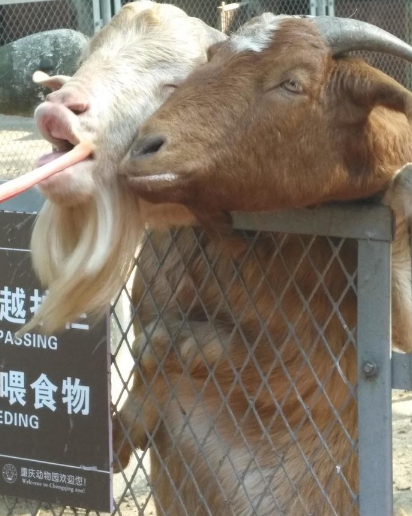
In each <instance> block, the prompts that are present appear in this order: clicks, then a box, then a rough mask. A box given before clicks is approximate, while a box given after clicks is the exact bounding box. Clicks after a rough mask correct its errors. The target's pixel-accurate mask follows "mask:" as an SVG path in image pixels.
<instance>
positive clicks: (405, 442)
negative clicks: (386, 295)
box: [0, 115, 412, 516]
mask: <svg viewBox="0 0 412 516" xmlns="http://www.w3.org/2000/svg"><path fill="white" fill-rule="evenodd" d="M49 149H50V146H49V145H48V144H47V143H45V142H44V141H43V140H42V139H41V137H40V135H39V134H38V132H36V130H35V128H34V124H33V121H32V120H31V119H26V118H18V117H5V116H2V115H0V179H10V178H12V177H16V176H17V175H19V174H21V173H22V172H24V171H27V170H30V168H31V167H32V166H33V164H34V163H35V161H36V159H37V158H38V157H39V156H40V155H42V154H44V153H45V152H47V151H48V150H49ZM126 360H127V357H126ZM114 383H115V384H116V381H115V382H114ZM393 458H394V483H393V488H394V499H395V506H396V507H403V509H404V511H405V512H403V513H399V516H401V515H402V516H412V393H410V392H402V391H394V393H393ZM136 465H137V463H136V461H135V462H133V463H132V464H130V465H129V467H128V468H127V469H126V470H125V474H124V475H121V474H119V475H116V476H115V477H114V497H115V500H116V504H118V505H117V509H116V512H115V514H119V515H122V516H132V515H133V516H134V515H136V514H138V515H139V516H155V509H154V503H153V497H151V496H150V491H149V488H148V485H147V477H145V475H144V472H143V468H140V469H139V470H138V471H137V474H136ZM143 465H144V468H145V470H146V471H147V472H148V471H149V469H150V464H149V462H148V459H147V458H145V460H144V461H143ZM128 484H129V485H130V486H131V489H130V487H129V486H128ZM12 506H13V507H14V508H13V513H12V514H13V515H16V516H23V515H27V516H28V515H32V514H36V516H46V515H47V516H50V515H51V514H53V513H54V514H56V515H67V516H68V515H74V514H76V515H78V516H81V515H84V514H85V513H86V511H82V510H76V511H74V510H73V509H69V508H66V509H65V510H63V509H60V508H57V507H54V508H53V511H51V509H50V507H47V506H40V507H39V504H38V503H37V502H25V501H21V502H19V503H17V504H16V505H14V501H13V500H12V499H9V498H8V499H7V505H6V502H5V500H4V499H3V498H2V497H0V516H5V515H7V514H10V508H11V507H12ZM137 506H139V507H140V509H141V510H140V511H139V510H138V509H137ZM36 511H38V512H36ZM61 511H63V512H61ZM88 514H94V513H93V512H91V513H88ZM318 516H321V515H318ZM388 516H389V515H388Z"/></svg>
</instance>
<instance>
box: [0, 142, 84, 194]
mask: <svg viewBox="0 0 412 516" xmlns="http://www.w3.org/2000/svg"><path fill="white" fill-rule="evenodd" d="M92 152H93V145H92V144H91V143H90V142H86V141H85V142H81V143H79V144H78V145H76V147H74V148H73V149H72V150H71V151H69V152H66V154H63V156H60V157H59V158H57V159H55V160H53V161H50V163H46V164H45V165H43V166H42V167H39V168H35V169H34V170H32V171H31V172H27V174H23V175H22V176H20V177H16V178H15V179H11V180H10V181H7V182H6V183H3V184H2V185H0V203H2V202H4V201H7V200H8V199H12V198H13V197H15V196H16V195H19V194H21V193H22V192H25V191H26V190H28V189H29V188H31V187H32V186H34V185H36V184H37V183H40V181H43V179H46V178H47V177H50V176H52V175H53V174H57V172H61V171H62V170H64V169H65V168H68V167H71V166H72V165H75V164H76V163H78V162H79V161H83V160H84V159H86V158H87V157H88V156H90V154H91V153H92Z"/></svg>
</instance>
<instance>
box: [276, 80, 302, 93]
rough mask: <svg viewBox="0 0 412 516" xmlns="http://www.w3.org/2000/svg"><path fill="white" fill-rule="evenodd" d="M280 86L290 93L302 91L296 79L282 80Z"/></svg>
mask: <svg viewBox="0 0 412 516" xmlns="http://www.w3.org/2000/svg"><path fill="white" fill-rule="evenodd" d="M281 86H282V88H284V89H285V90H287V91H290V92H291V93H303V88H302V85H301V84H300V83H298V81H294V80H293V79H290V80H289V81H285V82H283V83H282V84H281Z"/></svg>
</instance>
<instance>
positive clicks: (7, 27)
mask: <svg viewBox="0 0 412 516" xmlns="http://www.w3.org/2000/svg"><path fill="white" fill-rule="evenodd" d="M52 29H76V30H79V31H80V32H83V33H84V34H86V35H88V36H92V35H93V34H94V20H93V1H92V0H55V1H44V2H27V3H17V4H13V3H12V2H10V4H9V5H2V6H0V46H1V45H6V44H7V43H10V42H12V41H15V40H17V39H19V38H22V37H25V36H29V35H30V34H35V33H36V32H43V31H46V30H52Z"/></svg>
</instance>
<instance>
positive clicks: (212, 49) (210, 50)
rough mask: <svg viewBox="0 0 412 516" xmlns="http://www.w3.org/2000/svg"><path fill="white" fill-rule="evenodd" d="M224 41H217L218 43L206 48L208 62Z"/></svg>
mask: <svg viewBox="0 0 412 516" xmlns="http://www.w3.org/2000/svg"><path fill="white" fill-rule="evenodd" d="M223 43H224V41H219V42H218V43H214V44H213V45H212V46H211V47H209V48H208V49H207V52H206V55H207V60H208V62H209V61H210V60H211V59H212V57H213V56H214V55H215V54H217V53H218V52H219V50H220V47H221V46H222V45H223Z"/></svg>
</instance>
